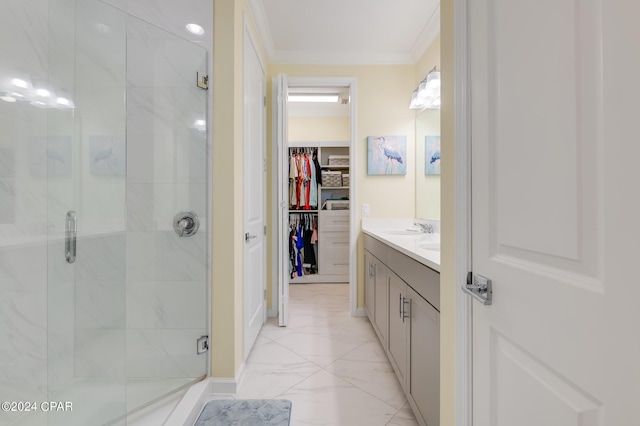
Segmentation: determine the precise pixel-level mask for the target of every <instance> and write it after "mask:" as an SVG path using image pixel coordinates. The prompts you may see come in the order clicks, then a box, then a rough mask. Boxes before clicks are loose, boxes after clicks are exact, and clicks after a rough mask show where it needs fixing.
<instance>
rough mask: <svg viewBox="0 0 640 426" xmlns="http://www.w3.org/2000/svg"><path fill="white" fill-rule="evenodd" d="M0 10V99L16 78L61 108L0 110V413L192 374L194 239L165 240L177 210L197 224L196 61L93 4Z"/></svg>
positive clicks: (201, 319)
mask: <svg viewBox="0 0 640 426" xmlns="http://www.w3.org/2000/svg"><path fill="white" fill-rule="evenodd" d="M116 3H122V5H118V6H120V7H121V8H122V9H123V10H125V9H126V8H125V7H124V6H125V5H126V1H122V2H116ZM131 3H135V4H140V3H141V2H131ZM169 3H171V2H167V4H169ZM200 3H203V4H204V3H210V2H200ZM0 8H1V10H2V13H1V14H0V96H3V95H4V94H6V92H7V91H9V90H11V80H12V79H13V78H24V79H25V80H26V79H28V80H29V81H30V82H32V83H33V85H34V87H35V86H36V85H38V84H40V83H48V84H50V85H51V86H52V87H55V88H56V89H57V90H58V91H59V92H58V94H62V93H64V95H65V96H67V97H69V98H72V99H73V101H74V103H75V106H76V108H75V110H59V109H44V108H40V107H39V106H38V105H37V104H30V103H29V102H20V101H18V102H5V101H0V129H1V134H0V399H1V400H3V401H4V400H23V401H27V400H30V401H33V400H35V401H45V400H47V399H48V396H50V395H52V394H53V393H55V392H56V391H57V390H59V389H61V388H62V387H64V386H65V385H66V384H68V383H69V382H70V381H72V380H74V379H76V378H83V377H117V378H123V377H125V376H129V377H176V376H180V377H194V376H199V375H202V374H204V373H205V372H206V361H205V360H206V357H205V356H200V357H198V356H196V355H195V351H194V341H195V339H196V337H199V336H200V335H202V334H205V333H206V323H207V318H206V316H207V305H206V296H207V294H206V293H207V292H206V284H205V281H206V266H207V260H206V258H207V251H206V241H207V233H208V229H207V226H206V223H203V226H202V227H201V229H200V231H199V233H198V234H197V235H195V236H194V237H191V238H182V239H180V238H178V237H177V235H176V234H175V233H174V232H173V230H172V228H171V220H172V218H173V215H174V214H175V213H177V212H178V211H180V210H194V211H196V212H197V213H198V214H199V215H200V217H201V218H203V219H204V218H205V217H206V215H205V212H206V204H205V203H206V189H205V188H206V183H207V171H206V161H207V149H206V135H205V133H202V132H200V131H199V130H197V129H196V128H195V127H194V123H195V121H196V120H201V119H205V117H204V115H205V109H206V108H205V102H206V101H205V95H204V94H203V93H201V92H198V90H199V89H195V88H194V87H193V86H194V84H193V83H194V81H195V78H194V77H195V71H196V70H197V69H200V70H204V69H205V68H206V61H207V59H206V53H204V49H200V48H195V49H196V51H194V50H193V46H192V45H190V44H189V43H187V42H185V41H183V40H182V41H180V40H176V39H175V38H171V37H167V36H166V34H163V33H162V32H159V31H158V30H156V29H154V28H153V27H150V26H149V25H147V24H143V23H142V22H140V21H138V20H136V19H133V18H131V17H127V15H126V14H125V13H124V12H123V11H122V10H117V9H115V8H112V7H110V6H108V5H106V4H104V3H102V2H97V1H76V0H30V1H24V0H0ZM150 9H151V10H152V9H153V8H150ZM77 17H78V18H81V19H78V20H76V18H77ZM127 30H128V31H129V34H127ZM127 37H130V40H129V45H128V46H127ZM144 38H147V40H145V39H144ZM127 47H128V49H129V57H127ZM169 58H172V59H169ZM127 61H129V64H127ZM127 71H128V72H129V77H128V79H127ZM151 86H153V88H152V87H151ZM127 91H129V92H128V93H127ZM125 94H127V96H126V97H125ZM125 98H126V99H127V104H125ZM194 102H195V103H196V104H197V105H198V107H197V108H196V109H194V108H193V103H194ZM127 108H130V111H129V112H130V114H129V116H128V117H127V115H126V114H127ZM127 123H128V124H129V128H127ZM126 138H129V143H128V145H127V144H126V143H125V140H126ZM127 156H128V159H127ZM127 174H128V175H129V177H128V178H127V176H126V175H127ZM127 206H129V211H127ZM72 209H73V210H76V211H77V212H78V253H79V256H78V260H77V262H76V263H75V264H72V265H70V264H67V263H66V262H65V261H64V241H63V237H64V217H65V214H66V212H67V211H68V210H72ZM14 414H15V413H4V412H0V425H4V424H10V423H11V422H13V421H14V420H15V418H16V416H15V415H14Z"/></svg>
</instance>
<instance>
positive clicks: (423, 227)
mask: <svg viewBox="0 0 640 426" xmlns="http://www.w3.org/2000/svg"><path fill="white" fill-rule="evenodd" d="M414 225H416V226H419V227H420V231H422V232H424V233H426V234H433V225H432V224H430V223H422V222H415V223H414Z"/></svg>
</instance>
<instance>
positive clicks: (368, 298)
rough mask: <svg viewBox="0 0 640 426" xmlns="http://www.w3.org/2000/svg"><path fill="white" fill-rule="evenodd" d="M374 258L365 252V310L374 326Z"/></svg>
mask: <svg viewBox="0 0 640 426" xmlns="http://www.w3.org/2000/svg"><path fill="white" fill-rule="evenodd" d="M372 259H373V256H371V253H369V252H368V251H366V250H365V252H364V310H365V311H366V312H367V316H368V317H369V321H370V322H371V324H372V325H374V327H375V324H374V321H375V315H374V313H375V280H374V274H373V268H374V264H373V262H372V261H371V260H372Z"/></svg>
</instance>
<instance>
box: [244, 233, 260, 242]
mask: <svg viewBox="0 0 640 426" xmlns="http://www.w3.org/2000/svg"><path fill="white" fill-rule="evenodd" d="M254 238H258V236H257V235H252V234H250V233H248V232H245V234H244V240H245V241H249V240H253V239H254Z"/></svg>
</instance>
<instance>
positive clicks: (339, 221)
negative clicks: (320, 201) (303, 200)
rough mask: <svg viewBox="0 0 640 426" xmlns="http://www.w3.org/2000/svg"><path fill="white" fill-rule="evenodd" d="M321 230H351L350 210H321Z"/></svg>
mask: <svg viewBox="0 0 640 426" xmlns="http://www.w3.org/2000/svg"><path fill="white" fill-rule="evenodd" d="M318 228H319V229H320V231H321V232H323V233H324V232H344V231H346V232H348V231H349V210H321V211H320V224H319V226H318Z"/></svg>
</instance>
